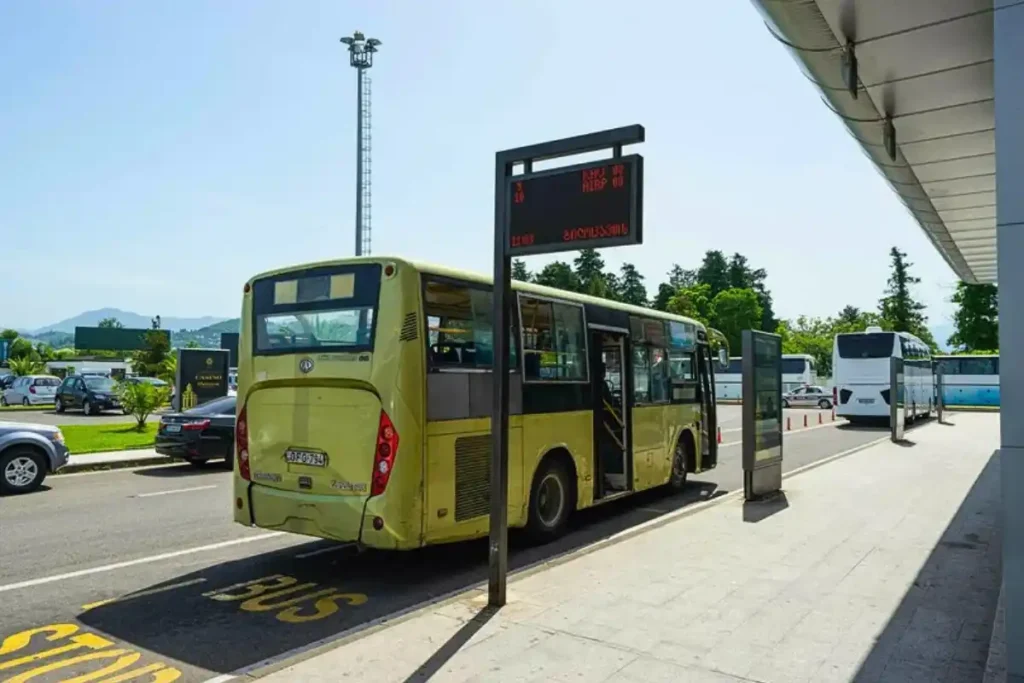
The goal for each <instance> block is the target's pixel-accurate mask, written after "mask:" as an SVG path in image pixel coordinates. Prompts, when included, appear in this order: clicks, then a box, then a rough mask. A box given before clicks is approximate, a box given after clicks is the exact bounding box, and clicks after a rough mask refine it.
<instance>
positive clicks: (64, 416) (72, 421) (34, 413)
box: [0, 408, 167, 425]
mask: <svg viewBox="0 0 1024 683" xmlns="http://www.w3.org/2000/svg"><path fill="white" fill-rule="evenodd" d="M166 410H167V409H161V410H160V411H159V412H157V413H153V414H152V415H150V416H149V421H150V422H159V421H160V413H162V412H165V411H166ZM132 420H134V418H133V417H131V416H130V415H125V414H124V413H122V412H120V411H117V412H115V411H110V412H106V413H101V414H100V415H92V416H86V415H84V414H83V413H82V411H80V410H75V411H67V412H64V413H57V412H55V411H54V410H53V408H47V409H46V410H0V422H33V423H35V424H44V425H93V424H122V423H125V422H131V421H132Z"/></svg>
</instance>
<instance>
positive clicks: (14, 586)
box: [0, 531, 284, 593]
mask: <svg viewBox="0 0 1024 683" xmlns="http://www.w3.org/2000/svg"><path fill="white" fill-rule="evenodd" d="M283 535H284V532H283V531H271V532H270V533H266V534H259V535H258V536H248V537H246V538H236V539H233V540H230V541H221V542H220V543H210V544H208V545H199V546H196V547H194V548H185V549H184V550H175V551H173V552H169V553H160V554H159V555H150V556H149V557H140V558H138V559H137V560H128V561H126V562H115V563H114V564H105V565H101V566H99V567H92V568H91V569H79V570H78V571H75V572H68V573H66V574H57V575H55V576H44V577H41V578H38V579H30V580H28V581H19V582H18V583H9V584H7V585H6V586H0V593H6V592H7V591H15V590H18V589H19V588H31V587H33V586H42V585H44V584H47V583H56V582H57V581H65V580H67V579H77V578H78V577H80V576H91V575H92V574H103V573H105V572H112V571H115V570H117V569H125V568H127V567H135V566H137V565H140V564H150V563H152V562H160V561H161V560H170V559H173V558H175V557H182V556H184V555H195V554H196V553H204V552H207V551H210V550H219V549H221V548H230V547H231V546H233V545H242V544H243V543H253V542H255V541H264V540H266V539H268V538H273V537H275V536H283Z"/></svg>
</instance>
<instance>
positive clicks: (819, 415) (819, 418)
mask: <svg viewBox="0 0 1024 683" xmlns="http://www.w3.org/2000/svg"><path fill="white" fill-rule="evenodd" d="M818 424H821V413H818Z"/></svg>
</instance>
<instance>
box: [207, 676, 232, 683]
mask: <svg viewBox="0 0 1024 683" xmlns="http://www.w3.org/2000/svg"><path fill="white" fill-rule="evenodd" d="M236 678H238V676H233V675H232V674H224V675H223V676H214V677H213V678H207V679H206V680H205V681H203V683H227V681H233V680H235V679H236Z"/></svg>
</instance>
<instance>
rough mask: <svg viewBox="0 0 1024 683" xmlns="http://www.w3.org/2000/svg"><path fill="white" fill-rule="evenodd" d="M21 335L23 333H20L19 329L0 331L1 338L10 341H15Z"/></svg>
mask: <svg viewBox="0 0 1024 683" xmlns="http://www.w3.org/2000/svg"><path fill="white" fill-rule="evenodd" d="M20 336H21V335H20V334H18V331H17V330H4V331H3V332H0V339H4V340H6V341H7V342H8V343H11V342H13V341H14V340H15V339H17V338H18V337H20Z"/></svg>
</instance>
